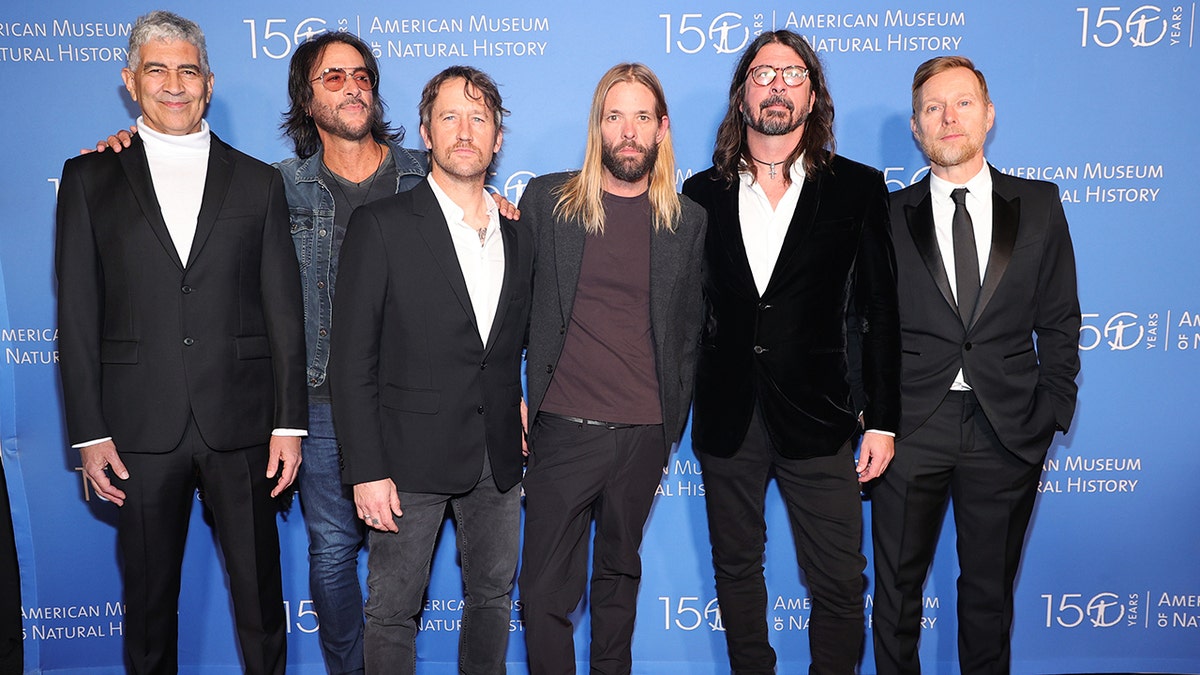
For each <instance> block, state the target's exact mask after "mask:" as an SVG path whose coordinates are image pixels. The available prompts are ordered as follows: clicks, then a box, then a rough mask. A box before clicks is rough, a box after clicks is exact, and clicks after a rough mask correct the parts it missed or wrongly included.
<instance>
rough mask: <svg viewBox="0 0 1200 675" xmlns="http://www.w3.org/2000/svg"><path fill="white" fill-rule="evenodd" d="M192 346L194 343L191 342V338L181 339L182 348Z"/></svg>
mask: <svg viewBox="0 0 1200 675" xmlns="http://www.w3.org/2000/svg"><path fill="white" fill-rule="evenodd" d="M194 344H196V341H195V340H193V339H192V338H190V337H185V338H183V346H184V347H191V346H192V345H194Z"/></svg>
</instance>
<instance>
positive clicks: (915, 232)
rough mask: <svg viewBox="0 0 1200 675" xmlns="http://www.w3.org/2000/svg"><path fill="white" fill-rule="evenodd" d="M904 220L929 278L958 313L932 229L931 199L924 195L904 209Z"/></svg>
mask: <svg viewBox="0 0 1200 675" xmlns="http://www.w3.org/2000/svg"><path fill="white" fill-rule="evenodd" d="M904 219H905V220H906V221H907V222H908V233H909V234H910V235H912V240H913V244H915V245H916V247H917V252H918V253H920V254H921V260H923V261H925V268H926V269H928V270H929V276H931V277H933V281H934V283H935V284H937V287H938V290H939V291H941V292H942V297H943V298H944V299H945V300H946V302H947V303H949V304H950V308H951V309H953V310H954V311H955V313H957V312H958V305H957V304H956V303H955V302H954V292H953V291H951V290H950V277H948V276H946V266H945V264H944V263H943V262H942V253H941V249H939V248H938V243H937V234H936V233H935V232H934V229H933V198H932V197H930V196H929V193H928V192H926V193H925V198H924V199H922V200H921V203H919V204H917V205H916V206H911V205H906V206H905V207H904Z"/></svg>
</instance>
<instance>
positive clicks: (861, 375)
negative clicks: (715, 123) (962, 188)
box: [683, 155, 900, 458]
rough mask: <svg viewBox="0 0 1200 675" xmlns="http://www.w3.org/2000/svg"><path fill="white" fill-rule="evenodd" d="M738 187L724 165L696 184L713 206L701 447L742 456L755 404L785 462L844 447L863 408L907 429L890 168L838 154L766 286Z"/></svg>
mask: <svg viewBox="0 0 1200 675" xmlns="http://www.w3.org/2000/svg"><path fill="white" fill-rule="evenodd" d="M738 189H739V185H738V183H736V182H735V183H734V184H733V185H728V184H727V183H725V182H724V181H722V180H721V179H720V178H719V177H718V176H717V173H716V171H715V170H714V169H711V168H710V169H708V170H707V171H704V172H703V173H700V174H697V175H695V176H693V177H691V178H690V179H688V181H687V182H686V183H685V184H684V186H683V191H684V194H686V195H688V196H689V197H691V198H692V199H694V200H695V201H696V202H697V203H699V204H700V205H701V206H703V207H704V208H705V210H707V211H708V236H707V238H706V241H705V246H704V264H705V269H704V297H705V304H706V309H707V316H706V319H705V323H704V330H703V335H702V338H701V348H700V359H699V366H698V371H697V375H696V403H695V410H694V414H695V419H694V420H693V422H692V444H693V447H694V448H695V449H696V450H697V451H698V452H704V453H708V454H710V455H715V456H720V457H728V456H732V455H733V454H735V453H736V452H737V449H738V448H739V447H740V446H741V443H742V440H743V439H744V438H745V435H746V430H747V428H748V427H749V424H750V418H751V415H752V414H753V412H754V407H755V405H757V406H759V408H760V410H761V411H762V416H763V420H764V422H765V423H766V427H767V432H768V434H769V436H770V438H771V441H772V443H773V445H774V446H775V448H776V449H777V450H778V451H779V452H780V453H781V454H782V455H784V456H786V457H792V458H804V457H818V456H828V455H832V454H835V453H836V452H837V451H838V450H839V449H840V448H841V447H842V446H843V445H844V444H845V443H846V441H847V440H849V439H850V438H851V437H852V436H854V435H855V433H857V431H858V429H859V425H858V417H859V413H860V412H861V413H862V415H863V417H864V420H865V424H866V428H868V429H876V430H880V431H895V430H896V426H897V423H898V421H899V417H900V409H899V397H900V385H899V372H900V363H899V362H900V347H899V323H898V319H897V317H896V273H895V261H894V258H893V252H892V242H891V237H890V235H889V233H888V227H887V223H888V204H887V188H886V187H885V186H884V182H883V176H882V174H880V173H879V172H878V171H876V170H875V169H872V168H870V167H868V166H865V165H863V164H859V163H857V162H853V161H850V160H848V159H846V158H844V157H840V156H837V155H834V156H833V157H832V158H831V160H830V164H829V166H828V167H827V168H825V169H823V170H820V171H815V172H810V173H809V175H807V176H806V178H805V181H804V185H803V187H802V189H801V192H800V199H799V202H798V203H797V204H796V210H795V213H794V214H793V216H792V219H791V223H790V224H789V226H788V231H787V234H786V235H785V237H784V240H783V246H782V247H781V249H780V251H779V257H778V259H777V261H776V263H775V268H774V271H773V272H772V274H771V279H770V281H769V283H768V284H767V287H766V291H765V292H763V293H762V294H761V295H760V294H759V292H758V287H757V286H756V285H755V283H754V277H753V275H752V273H751V271H750V264H749V262H748V260H747V257H746V246H745V244H744V243H743V239H742V225H741V222H740V218H739V215H738ZM852 383H854V384H855V385H856V386H855V387H854V388H855V389H856V390H858V391H856V392H855V393H856V394H857V395H856V396H854V397H852V395H851V394H852V387H851V384H852Z"/></svg>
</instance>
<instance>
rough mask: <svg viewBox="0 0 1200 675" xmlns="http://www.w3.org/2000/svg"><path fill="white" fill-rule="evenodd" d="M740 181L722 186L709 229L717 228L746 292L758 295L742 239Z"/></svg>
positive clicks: (722, 247) (752, 295) (731, 263)
mask: <svg viewBox="0 0 1200 675" xmlns="http://www.w3.org/2000/svg"><path fill="white" fill-rule="evenodd" d="M740 189H741V184H740V183H736V182H735V183H734V184H733V186H732V187H725V188H720V191H719V194H718V195H717V198H716V209H715V210H716V218H715V219H714V220H713V221H710V222H709V223H708V228H709V231H712V230H716V232H717V233H718V236H719V237H720V244H721V250H722V251H724V252H725V255H726V257H727V260H726V262H727V263H728V264H729V267H730V269H732V270H733V271H735V272H736V273H737V276H738V278H739V279H740V280H741V282H742V286H743V288H744V290H745V292H746V293H748V294H750V296H751V297H754V298H757V297H758V286H756V285H755V283H754V273H753V272H751V271H750V259H749V258H748V257H747V255H746V241H745V240H744V239H742V216H741V214H740V213H739V212H738V193H739V191H740Z"/></svg>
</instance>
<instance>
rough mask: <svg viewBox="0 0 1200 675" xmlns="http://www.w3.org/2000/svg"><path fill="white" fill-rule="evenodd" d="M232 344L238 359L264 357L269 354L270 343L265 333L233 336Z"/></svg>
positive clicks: (267, 356)
mask: <svg viewBox="0 0 1200 675" xmlns="http://www.w3.org/2000/svg"><path fill="white" fill-rule="evenodd" d="M233 345H234V351H236V352H237V357H238V358H239V359H266V358H270V356H271V345H270V343H269V342H267V336H266V335H243V336H242V337H235V338H233Z"/></svg>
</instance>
